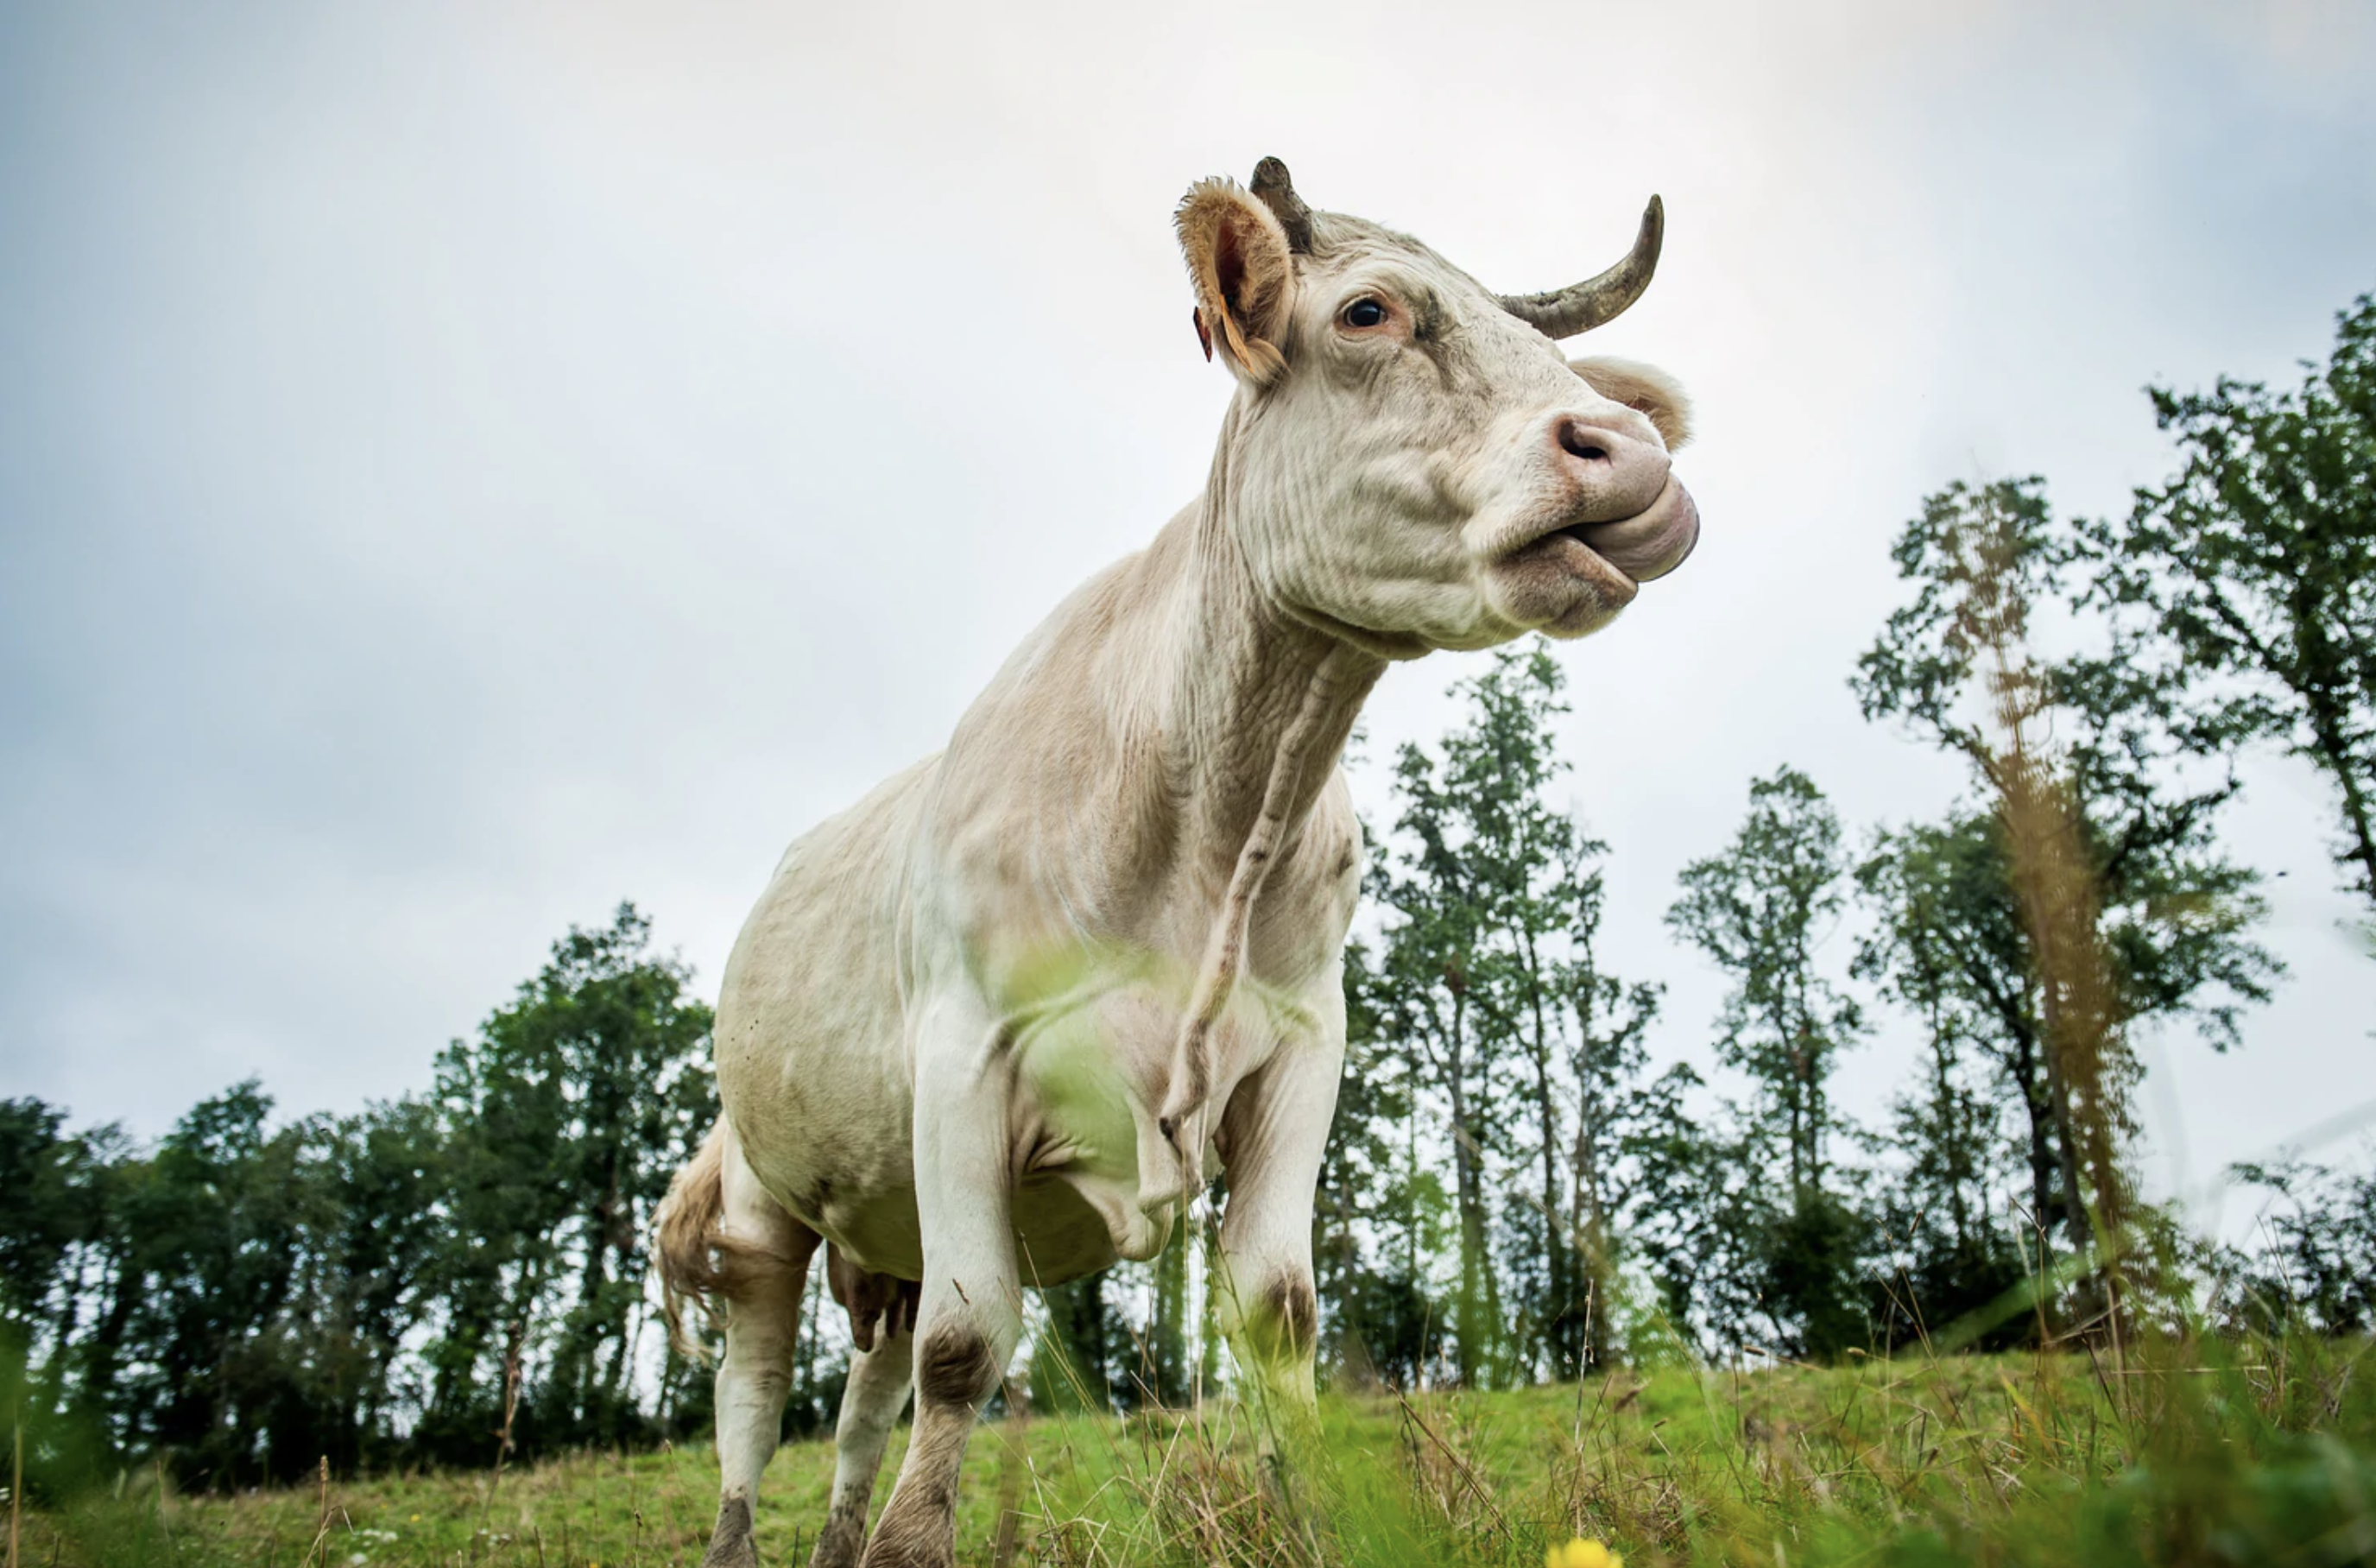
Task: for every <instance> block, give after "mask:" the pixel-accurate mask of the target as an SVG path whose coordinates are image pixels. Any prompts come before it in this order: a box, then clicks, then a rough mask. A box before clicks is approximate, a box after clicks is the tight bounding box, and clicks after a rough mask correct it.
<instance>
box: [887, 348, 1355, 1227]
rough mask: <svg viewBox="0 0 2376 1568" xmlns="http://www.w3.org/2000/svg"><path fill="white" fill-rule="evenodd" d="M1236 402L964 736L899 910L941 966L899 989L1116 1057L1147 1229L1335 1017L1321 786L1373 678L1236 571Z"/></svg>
mask: <svg viewBox="0 0 2376 1568" xmlns="http://www.w3.org/2000/svg"><path fill="white" fill-rule="evenodd" d="M1246 399H1247V395H1246V394H1243V393H1241V395H1240V398H1239V399H1238V400H1237V401H1236V402H1234V403H1233V404H1232V405H1231V409H1230V415H1229V417H1228V419H1227V421H1226V422H1224V425H1223V427H1222V433H1221V438H1220V442H1219V445H1218V451H1217V453H1216V455H1215V457H1214V462H1213V467H1212V471H1211V477H1210V479H1209V481H1208V482H1207V485H1206V492H1205V493H1204V495H1203V496H1202V497H1200V498H1199V499H1198V501H1197V502H1195V503H1194V505H1190V506H1189V507H1188V508H1186V509H1185V510H1183V511H1182V512H1181V513H1180V514H1179V515H1178V516H1176V517H1173V518H1172V519H1171V521H1170V523H1168V524H1167V525H1165V527H1164V528H1163V529H1161V531H1160V532H1158V534H1157V536H1156V538H1155V539H1154V540H1153V541H1152V542H1150V543H1149V545H1148V546H1147V548H1146V550H1144V551H1142V552H1140V553H1138V554H1137V555H1135V556H1133V557H1131V558H1129V559H1128V560H1126V561H1123V562H1122V563H1121V564H1118V565H1116V566H1114V567H1112V568H1111V569H1110V570H1109V571H1107V572H1106V573H1104V574H1102V575H1100V576H1099V577H1097V578H1095V579H1093V580H1092V581H1091V582H1089V583H1088V584H1087V585H1086V586H1084V587H1083V588H1081V589H1079V590H1078V591H1076V592H1075V594H1074V595H1073V596H1072V597H1071V598H1070V599H1068V600H1066V601H1065V602H1064V604H1063V606H1062V607H1061V608H1059V609H1058V610H1057V612H1055V613H1054V614H1053V615H1052V616H1051V618H1050V620H1049V621H1048V623H1047V624H1045V625H1043V626H1042V627H1041V629H1040V632H1039V633H1037V634H1035V635H1034V636H1032V637H1031V638H1030V639H1029V640H1028V642H1027V643H1026V644H1025V645H1024V646H1023V647H1021V648H1019V649H1017V650H1016V654H1015V656H1014V657H1013V658H1012V659H1009V661H1008V663H1007V665H1006V667H1005V668H1004V670H1002V671H1000V673H999V675H998V677H997V678H996V679H995V680H994V681H993V682H992V683H991V686H990V687H989V689H988V690H986V691H985V692H984V693H983V694H982V696H981V698H980V700H979V701H978V702H977V703H976V704H975V705H974V707H973V708H972V709H971V710H970V711H968V714H967V716H966V718H965V719H964V721H963V722H961V723H960V724H959V726H958V728H957V731H956V735H955V737H954V738H953V739H952V742H951V744H950V748H949V751H948V753H947V754H946V755H945V756H944V759H943V761H942V764H941V766H940V768H939V776H940V777H939V782H938V785H937V787H936V790H935V800H934V803H933V808H932V812H931V820H930V821H929V823H928V826H927V832H928V839H927V843H928V846H929V848H928V858H927V860H926V861H925V862H924V864H923V868H922V876H921V880H919V881H917V882H916V883H914V884H913V885H911V893H912V894H913V895H914V896H915V901H914V903H913V904H911V908H916V907H920V906H921V907H925V908H932V909H940V910H943V911H944V912H945V913H946V914H947V915H948V916H949V917H952V918H950V919H948V920H946V921H944V920H942V919H939V918H933V919H931V920H928V921H922V922H921V926H922V928H923V929H928V930H931V931H945V932H949V933H950V934H951V935H954V936H956V938H957V939H958V944H957V946H956V947H955V948H950V949H944V951H943V953H942V956H941V959H940V961H937V962H936V961H935V960H934V958H933V956H932V954H931V952H930V951H929V949H930V946H931V944H930V943H929V942H928V943H927V944H926V950H924V951H923V952H922V954H921V956H922V959H923V968H922V970H921V972H920V973H919V974H918V975H917V977H916V980H917V982H918V983H919V984H921V985H922V986H924V987H926V988H930V987H932V986H933V985H936V984H938V983H940V982H941V981H942V980H944V979H946V978H948V970H947V968H945V967H944V966H945V965H950V964H958V965H962V966H963V968H965V970H966V971H967V972H968V977H969V979H968V984H969V985H970V986H971V987H972V988H974V989H975V990H976V991H977V992H978V993H980V994H981V995H983V996H984V997H985V998H986V1000H987V1001H988V1002H989V1004H990V1005H991V1007H992V1011H993V1012H994V1013H995V1014H996V1015H997V1016H1000V1017H1002V1018H1004V1019H1005V1020H1007V1023H1006V1024H1005V1025H1004V1026H1003V1032H1004V1034H1005V1035H1007V1036H1008V1037H1009V1038H1011V1039H1014V1040H1015V1041H1016V1044H1017V1045H1018V1046H1019V1047H1020V1048H1021V1049H1022V1051H1023V1053H1024V1054H1026V1055H1031V1054H1034V1053H1035V1052H1036V1053H1037V1054H1038V1055H1040V1057H1041V1058H1043V1059H1049V1060H1052V1059H1053V1056H1054V1055H1055V1054H1058V1053H1061V1052H1062V1051H1064V1050H1066V1049H1069V1048H1067V1047H1065V1046H1064V1045H1063V1039H1064V1038H1065V1037H1066V1035H1067V1032H1068V1031H1069V1030H1070V1029H1071V1028H1072V1027H1073V1026H1072V1024H1071V1023H1070V1021H1069V1020H1072V1019H1075V1018H1079V1017H1082V1016H1092V1015H1093V1016H1101V1017H1104V1018H1106V1019H1107V1024H1106V1025H1105V1026H1102V1027H1101V1028H1100V1030H1099V1033H1100V1036H1101V1038H1111V1032H1110V1031H1119V1032H1120V1033H1121V1034H1122V1035H1123V1036H1126V1037H1127V1038H1129V1039H1131V1040H1133V1041H1135V1044H1134V1045H1132V1046H1131V1048H1129V1049H1124V1050H1121V1051H1103V1052H1100V1053H1099V1059H1100V1060H1104V1061H1110V1062H1113V1063H1116V1064H1117V1065H1119V1066H1120V1067H1121V1069H1122V1070H1123V1072H1124V1073H1125V1074H1126V1075H1129V1076H1130V1078H1131V1080H1132V1081H1131V1082H1130V1083H1129V1085H1128V1088H1129V1092H1130V1097H1131V1099H1132V1100H1133V1101H1134V1102H1135V1103H1134V1106H1133V1108H1132V1110H1131V1111H1130V1113H1129V1115H1130V1120H1131V1121H1132V1122H1133V1123H1136V1124H1137V1131H1136V1133H1135V1136H1134V1141H1135V1143H1136V1146H1137V1153H1136V1157H1135V1161H1133V1163H1134V1164H1135V1170H1136V1171H1137V1173H1138V1174H1137V1176H1136V1178H1135V1180H1136V1181H1137V1182H1140V1183H1141V1184H1142V1185H1141V1186H1140V1195H1141V1200H1142V1203H1143V1204H1145V1205H1146V1206H1148V1207H1153V1206H1157V1205H1158V1204H1159V1203H1160V1202H1161V1201H1162V1200H1163V1199H1165V1198H1167V1197H1177V1196H1179V1195H1184V1194H1185V1193H1187V1192H1189V1191H1193V1190H1194V1189H1195V1188H1196V1187H1198V1186H1200V1185H1201V1181H1202V1171H1203V1163H1204V1153H1205V1148H1206V1143H1207V1141H1208V1140H1209V1139H1210V1138H1211V1137H1212V1136H1213V1135H1214V1134H1215V1133H1216V1131H1217V1129H1218V1113H1219V1112H1220V1111H1221V1110H1222V1109H1223V1107H1224V1106H1225V1105H1226V1103H1227V1100H1228V1098H1229V1095H1230V1090H1231V1088H1232V1087H1233V1086H1234V1084H1235V1083H1236V1082H1238V1081H1239V1080H1240V1079H1241V1077H1242V1076H1243V1075H1244V1074H1245V1073H1246V1072H1249V1071H1251V1070H1253V1067H1254V1066H1256V1065H1258V1064H1259V1062H1260V1060H1261V1059H1262V1057H1263V1055H1264V1053H1265V1052H1266V1051H1269V1050H1271V1049H1273V1048H1274V1047H1275V1045H1276V1043H1277V1041H1279V1040H1282V1039H1289V1038H1292V1037H1294V1036H1296V1035H1298V1034H1301V1033H1306V1032H1308V1031H1309V1029H1310V1028H1311V1021H1312V1019H1313V1017H1314V1016H1316V1014H1315V1011H1314V1010H1315V1009H1318V1008H1325V1007H1328V1006H1333V1005H1334V1004H1333V1002H1329V1001H1325V1000H1319V998H1320V996H1321V993H1322V992H1324V991H1326V992H1333V989H1334V987H1335V986H1336V984H1337V978H1336V968H1335V965H1336V962H1337V952H1338V948H1339V946H1340V944H1341V941H1342V936H1343V925H1344V921H1346V920H1347V919H1348V918H1349V916H1350V913H1351V903H1352V896H1353V889H1354V887H1355V885H1356V884H1357V881H1358V861H1359V836H1358V831H1357V830H1356V828H1355V826H1354V824H1353V820H1352V814H1351V809H1350V804H1349V802H1348V801H1346V800H1345V798H1344V795H1343V787H1342V785H1341V784H1337V785H1336V786H1335V789H1334V792H1333V795H1332V793H1331V780H1332V779H1333V778H1335V775H1336V765H1337V760H1338V758H1339V756H1340V755H1341V754H1342V753H1343V751H1344V746H1345V741H1346V737H1347V735H1348V733H1349V732H1350V731H1351V729H1352V726H1353V721H1354V719H1355V718H1356V717H1357V716H1358V714H1359V713H1360V707H1361V703H1362V701H1363V699H1364V698H1366V697H1367V696H1368V695H1369V693H1370V689H1371V687H1372V685H1373V684H1375V683H1376V681H1377V678H1378V675H1379V674H1380V673H1381V672H1382V671H1384V668H1385V660H1384V659H1381V658H1379V657H1378V656H1377V655H1376V654H1374V653H1372V652H1369V651H1365V650H1363V649H1362V648H1360V647H1356V646H1354V645H1352V644H1350V643H1348V642H1346V641H1344V640H1342V639H1341V638H1338V637H1337V636H1331V635H1329V634H1328V633H1326V632H1325V631H1322V630H1320V629H1318V628H1316V627H1315V626H1313V625H1312V624H1309V623H1307V622H1306V621H1305V620H1303V619H1301V618H1299V616H1298V615H1297V614H1296V613H1294V612H1292V611H1291V610H1290V609H1289V607H1287V606H1283V605H1281V604H1280V603H1278V602H1277V600H1275V598H1274V597H1273V596H1272V595H1270V594H1268V593H1267V592H1265V588H1264V586H1263V584H1262V583H1261V582H1260V580H1259V579H1258V577H1257V576H1256V574H1255V572H1254V571H1253V568H1252V566H1251V564H1250V563H1249V560H1248V555H1247V552H1246V551H1245V550H1244V549H1243V548H1242V541H1243V540H1244V539H1245V538H1246V537H1247V535H1246V533H1245V529H1247V528H1248V527H1249V526H1250V524H1252V523H1253V522H1255V521H1257V520H1260V521H1268V520H1269V519H1254V518H1250V517H1248V516H1246V515H1245V513H1244V510H1243V508H1245V507H1247V506H1249V505H1258V504H1261V502H1262V500H1263V497H1262V496H1261V495H1260V494H1259V493H1249V490H1248V487H1247V486H1245V485H1244V484H1243V482H1242V476H1241V475H1240V474H1238V473H1236V472H1234V471H1233V458H1234V457H1236V456H1237V454H1238V451H1239V442H1238V434H1239V430H1240V425H1241V421H1242V420H1244V419H1246V418H1248V417H1259V415H1258V414H1256V415H1252V416H1250V415H1249V413H1248V411H1247V410H1246V408H1245V403H1246ZM1100 1010H1102V1011H1100ZM1264 1019H1266V1020H1267V1021H1266V1022H1265V1021H1261V1020H1264ZM1299 1020H1301V1021H1300V1022H1299ZM1035 1040H1038V1041H1041V1042H1045V1043H1043V1044H1041V1045H1035V1044H1034V1043H1033V1042H1034V1041H1035ZM1030 1072H1031V1070H1030V1069H1026V1075H1027V1076H1029V1075H1030ZM1025 1141H1026V1142H1028V1141H1030V1137H1029V1134H1026V1137H1025ZM1108 1142H1109V1144H1110V1143H1111V1140H1108ZM1114 1152H1116V1153H1120V1152H1121V1151H1120V1150H1116V1151H1114ZM1164 1167H1170V1168H1171V1170H1172V1171H1176V1173H1177V1174H1176V1176H1172V1175H1170V1173H1167V1172H1165V1171H1164V1170H1163V1168H1164ZM1117 1234H1118V1235H1119V1234H1120V1231H1119V1230H1118V1232H1117Z"/></svg>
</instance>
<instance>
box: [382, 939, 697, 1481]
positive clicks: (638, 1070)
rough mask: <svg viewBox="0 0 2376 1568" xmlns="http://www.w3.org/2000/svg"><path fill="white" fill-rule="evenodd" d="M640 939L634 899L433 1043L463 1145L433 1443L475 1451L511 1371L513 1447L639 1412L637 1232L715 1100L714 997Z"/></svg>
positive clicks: (599, 1431)
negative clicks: (481, 1018) (444, 1041)
mask: <svg viewBox="0 0 2376 1568" xmlns="http://www.w3.org/2000/svg"><path fill="white" fill-rule="evenodd" d="M650 939H651V922H650V921H649V920H648V919H647V917H646V916H644V915H643V914H641V913H640V912H638V911H637V910H636V908H635V907H634V906H633V905H621V906H620V908H619V910H618V912H617V914H616V916H615V917H614V918H613V920H612V923H611V924H610V925H609V926H608V927H604V928H600V929H596V930H587V929H583V928H578V927H572V928H571V930H570V932H569V934H568V935H567V936H565V937H564V938H562V940H561V941H559V942H557V943H555V944H553V947H552V957H551V959H550V960H549V961H548V962H547V963H546V965H545V966H544V968H543V969H542V970H541V972H539V973H538V975H537V976H536V977H535V978H534V979H532V980H529V981H527V982H526V983H524V984H523V985H522V986H521V987H520V990H519V994H518V995H517V997H516V998H515V999H514V1001H513V1002H512V1003H511V1004H509V1005H507V1006H505V1007H502V1008H498V1009H497V1010H496V1011H495V1012H494V1013H493V1015H491V1016H489V1017H488V1019H487V1021H486V1022H485V1023H484V1024H483V1025H481V1027H480V1030H479V1035H478V1038H477V1039H473V1040H467V1041H465V1040H457V1041H455V1042H454V1044H453V1045H452V1046H451V1047H449V1048H448V1049H447V1050H446V1052H445V1053H444V1054H443V1055H441V1056H440V1057H439V1059H438V1066H437V1080H438V1082H437V1093H438V1099H439V1100H440V1102H441V1104H442V1106H443V1108H444V1112H445V1114H446V1117H447V1118H448V1119H449V1122H450V1123H451V1124H452V1126H453V1128H454V1142H453V1146H452V1147H451V1149H450V1150H449V1154H448V1162H449V1170H450V1173H451V1175H450V1182H449V1184H448V1187H447V1194H448V1195H447V1199H446V1202H447V1206H448V1209H449V1213H450V1216H451V1220H452V1225H453V1238H452V1241H451V1243H450V1244H449V1245H448V1246H447V1248H446V1250H445V1255H444V1256H443V1257H442V1258H441V1260H440V1261H439V1264H438V1270H439V1273H440V1275H441V1279H440V1283H439V1289H438V1293H439V1295H440V1298H441V1299H442V1300H443V1301H444V1302H445V1303H446V1305H445V1308H444V1312H443V1314H442V1320H441V1322H440V1324H439V1332H438V1333H437V1335H436V1336H435V1338H434V1340H433V1342H432V1344H431V1345H430V1347H429V1351H428V1360H429V1362H430V1367H431V1370H432V1377H431V1386H430V1393H429V1408H428V1410H427V1412H426V1414H425V1416H424V1419H423V1427H424V1429H425V1430H424V1432H423V1441H424V1442H426V1443H429V1444H431V1445H432V1447H433V1449H434V1451H436V1452H439V1453H441V1454H445V1455H450V1456H451V1457H454V1458H457V1459H469V1460H477V1459H481V1458H484V1457H486V1456H487V1455H488V1454H489V1452H490V1450H489V1447H488V1443H489V1439H488V1437H487V1435H486V1434H487V1433H488V1432H490V1431H493V1429H495V1428H496V1427H498V1426H501V1425H503V1424H505V1423H504V1422H503V1420H502V1411H503V1408H504V1405H505V1389H506V1386H507V1384H512V1383H517V1384H519V1385H520V1386H521V1387H522V1388H523V1389H524V1390H525V1392H524V1393H523V1394H522V1396H521V1398H520V1414H519V1416H518V1418H517V1420H516V1421H515V1422H514V1423H512V1424H513V1426H514V1428H515V1431H516V1436H517V1440H518V1441H519V1442H521V1443H523V1444H542V1443H585V1442H612V1441H619V1440H622V1439H624V1438H626V1437H628V1436H631V1435H634V1434H635V1433H636V1431H639V1430H640V1428H641V1416H640V1414H639V1413H638V1411H637V1408H636V1402H635V1399H634V1395H633V1388H632V1382H631V1379H632V1374H633V1372H634V1367H635V1359H634V1358H635V1347H636V1342H637V1340H638V1338H639V1337H640V1336H641V1332H642V1330H643V1328H644V1326H645V1324H644V1304H645V1296H644V1258H643V1245H644V1243H643V1240H642V1238H643V1237H644V1236H645V1235H647V1233H648V1231H647V1226H648V1223H649V1220H650V1217H651V1212H652V1210H653V1208H654V1207H655V1206H657V1205H658V1203H659V1199H660V1198H661V1196H662V1195H663V1194H665V1193H666V1192H667V1188H668V1182H669V1179H670V1177H671V1174H672V1173H673V1172H674V1170H675V1169H676V1168H677V1167H678V1166H679V1165H680V1164H682V1163H683V1161H684V1160H685V1159H687V1158H690V1157H691V1155H692V1153H693V1151H694V1148H695V1146H696V1145H697V1144H698V1142H699V1141H700V1138H701V1137H702V1135H703V1134H704V1133H705V1132H706V1131H707V1127H708V1124H709V1123H710V1122H711V1120H712V1119H713V1118H714V1116H715V1111H716V1099H715V1090H714V1089H713V1087H712V1085H711V1080H710V1075H709V1072H708V1069H707V1067H706V1066H705V1065H703V1062H702V1058H703V1056H704V1055H705V1054H706V1046H707V1040H708V1035H709V1027H710V1010H709V1008H708V1007H707V1005H706V1004H702V1003H700V1002H698V1001H695V1000H694V999H693V998H692V997H691V996H689V995H688V994H687V993H686V986H687V983H688V981H689V980H690V974H689V971H687V970H686V968H684V966H683V964H681V963H680V962H678V961H677V960H676V959H674V958H672V957H669V956H664V955H659V954H655V953H653V952H652V951H651V950H650Z"/></svg>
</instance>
